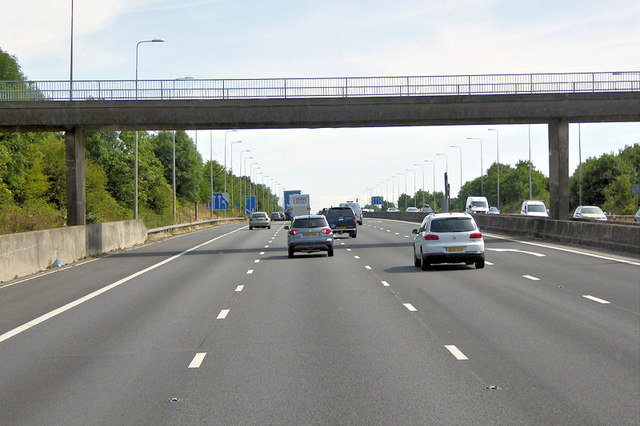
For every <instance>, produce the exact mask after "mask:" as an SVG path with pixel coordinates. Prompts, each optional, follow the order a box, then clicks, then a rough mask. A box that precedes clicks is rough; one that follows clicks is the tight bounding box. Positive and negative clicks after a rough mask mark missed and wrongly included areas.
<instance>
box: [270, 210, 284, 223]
mask: <svg viewBox="0 0 640 426" xmlns="http://www.w3.org/2000/svg"><path fill="white" fill-rule="evenodd" d="M279 220H284V213H282V216H281V213H280V212H273V213H271V221H272V222H274V221H279Z"/></svg>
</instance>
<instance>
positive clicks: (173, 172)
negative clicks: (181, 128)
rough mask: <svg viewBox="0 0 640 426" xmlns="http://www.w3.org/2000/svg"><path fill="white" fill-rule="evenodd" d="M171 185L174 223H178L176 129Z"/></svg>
mask: <svg viewBox="0 0 640 426" xmlns="http://www.w3.org/2000/svg"><path fill="white" fill-rule="evenodd" d="M171 174H172V176H173V177H172V179H171V182H172V183H171V186H172V187H173V223H174V224H175V223H176V131H175V130H174V131H173V135H172V137H171Z"/></svg>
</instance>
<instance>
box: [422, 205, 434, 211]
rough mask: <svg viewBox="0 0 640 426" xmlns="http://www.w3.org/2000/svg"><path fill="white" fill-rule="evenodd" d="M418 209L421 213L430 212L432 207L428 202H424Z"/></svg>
mask: <svg viewBox="0 0 640 426" xmlns="http://www.w3.org/2000/svg"><path fill="white" fill-rule="evenodd" d="M420 211H421V212H422V213H431V212H433V209H432V208H431V206H430V205H429V204H425V205H424V206H422V207H420Z"/></svg>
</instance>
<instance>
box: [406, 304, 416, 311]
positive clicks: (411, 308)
mask: <svg viewBox="0 0 640 426" xmlns="http://www.w3.org/2000/svg"><path fill="white" fill-rule="evenodd" d="M403 305H404V307H405V308H407V309H408V310H409V312H418V310H417V309H416V308H415V307H414V306H413V305H412V304H411V303H403Z"/></svg>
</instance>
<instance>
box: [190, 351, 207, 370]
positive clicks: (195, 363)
mask: <svg viewBox="0 0 640 426" xmlns="http://www.w3.org/2000/svg"><path fill="white" fill-rule="evenodd" d="M205 356H207V353H206V352H198V353H197V354H196V356H194V357H193V360H191V364H189V367H187V368H200V366H201V365H202V361H203V360H204V357H205Z"/></svg>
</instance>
